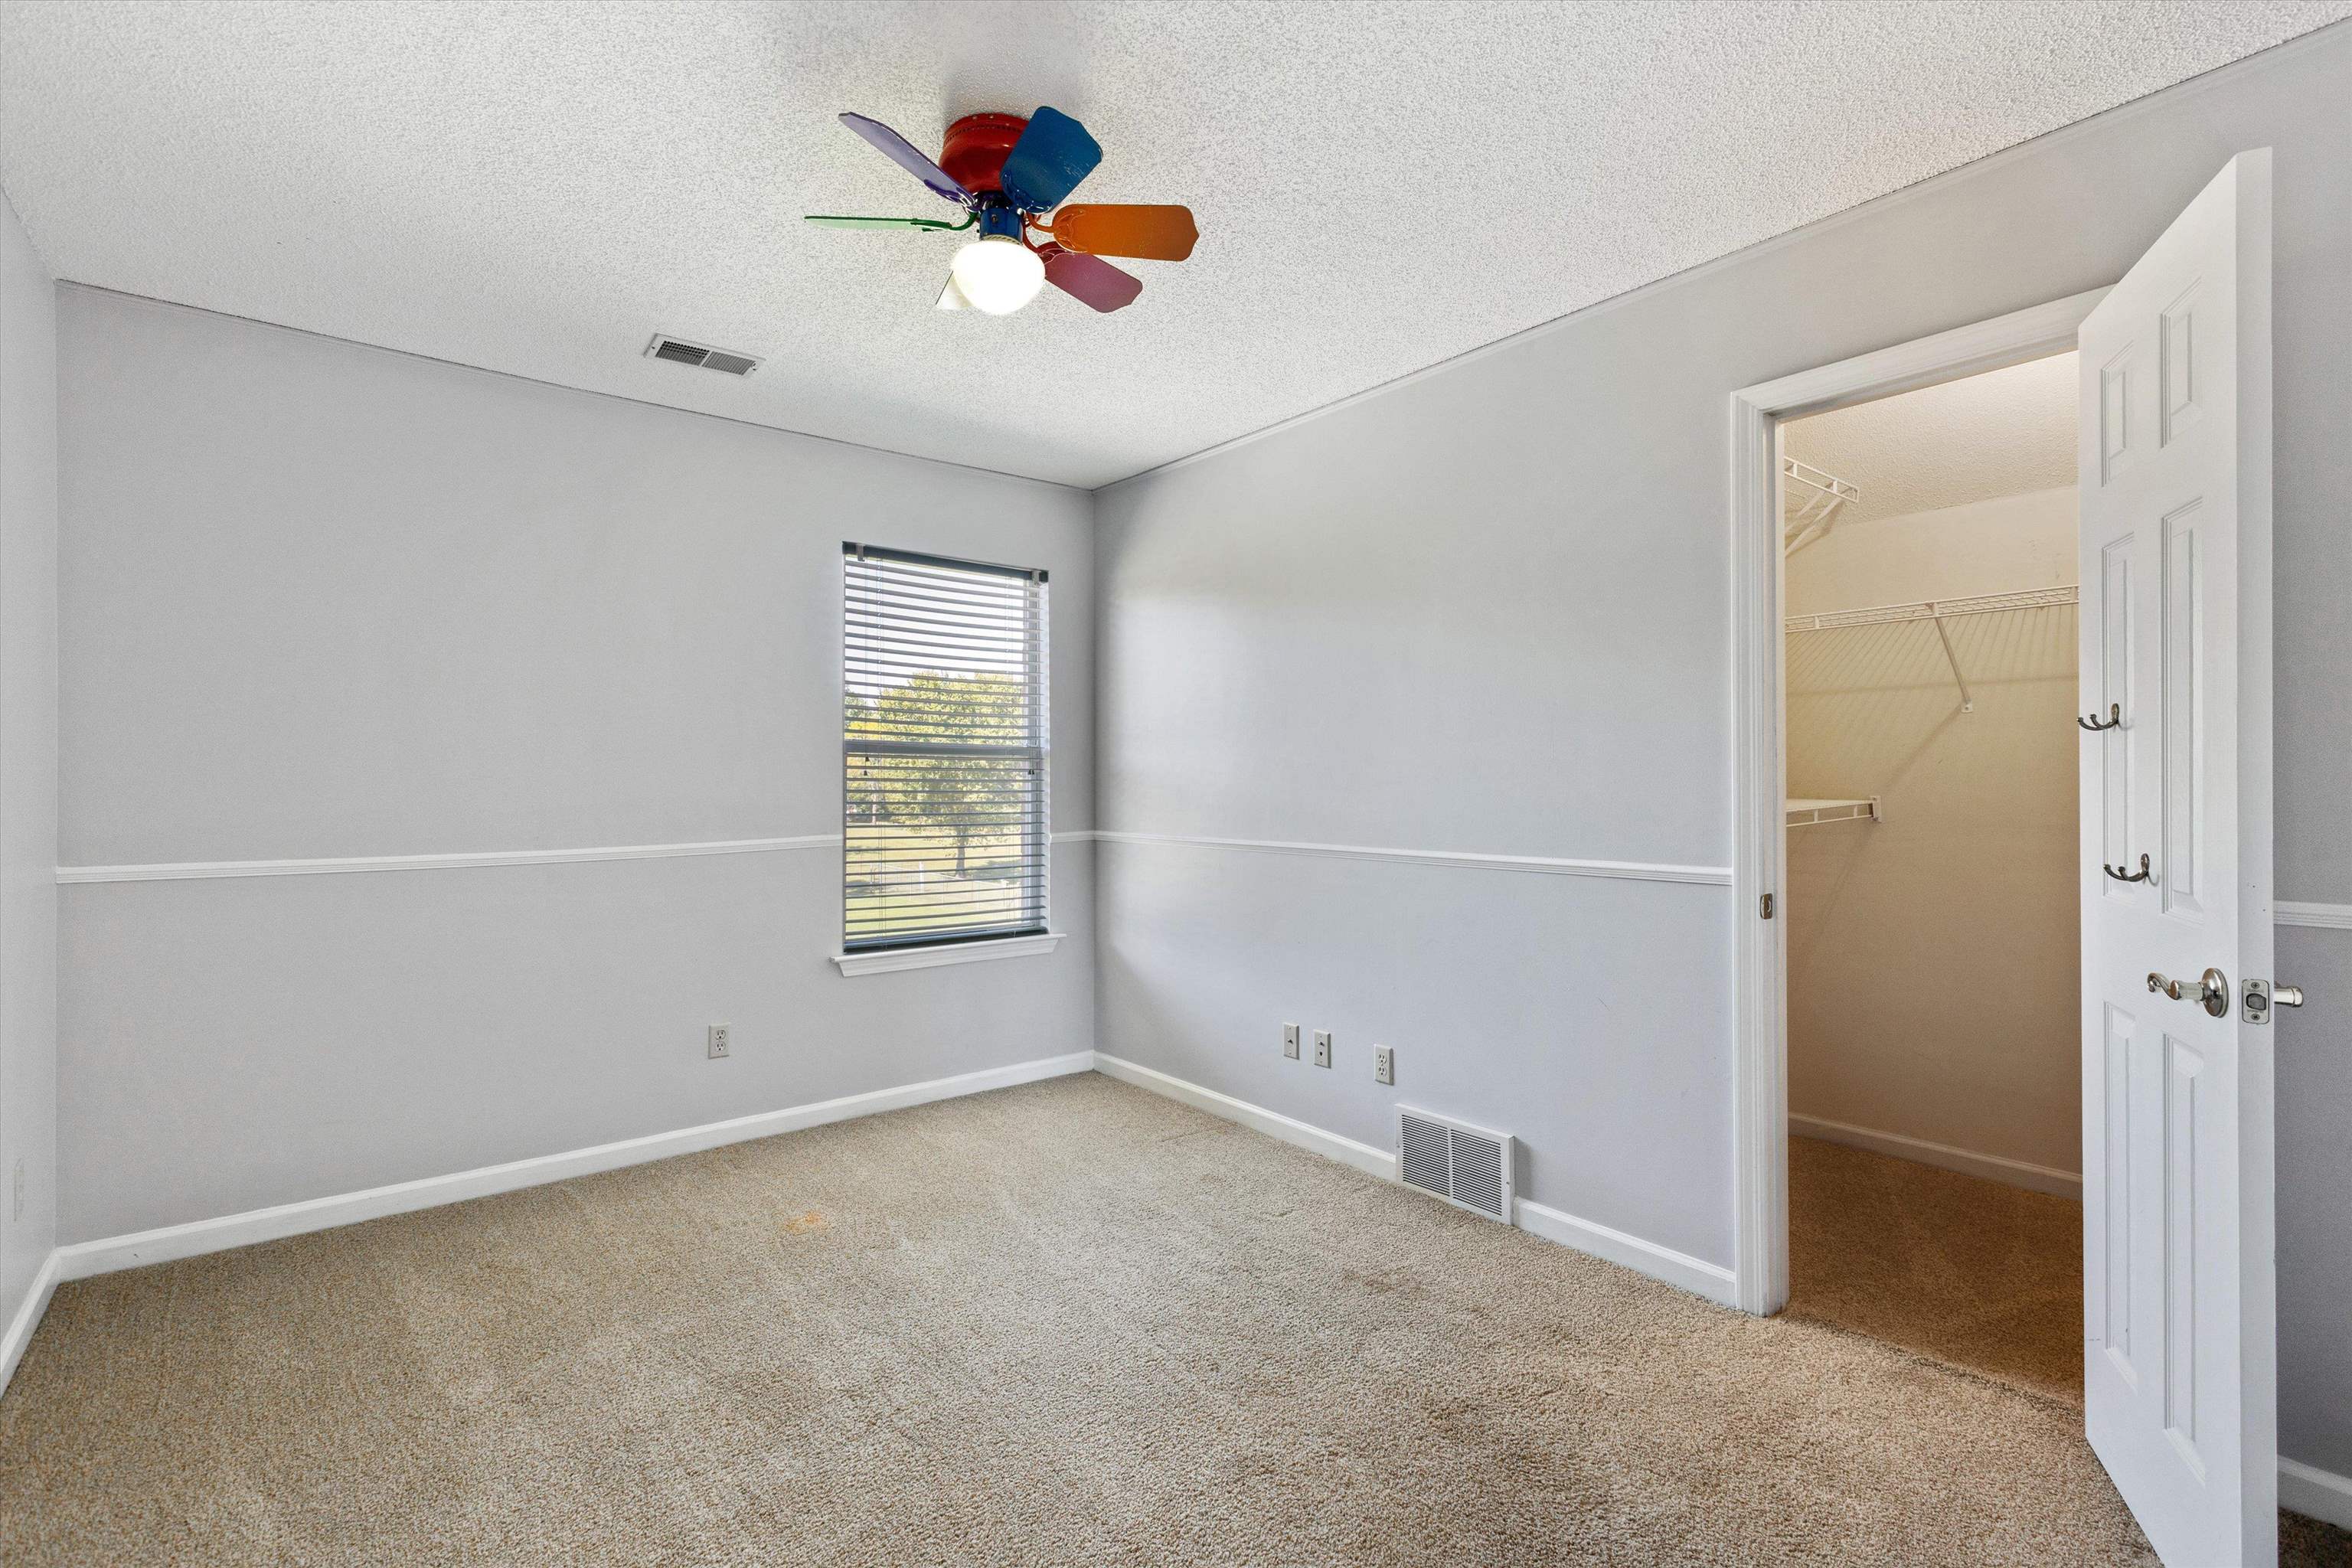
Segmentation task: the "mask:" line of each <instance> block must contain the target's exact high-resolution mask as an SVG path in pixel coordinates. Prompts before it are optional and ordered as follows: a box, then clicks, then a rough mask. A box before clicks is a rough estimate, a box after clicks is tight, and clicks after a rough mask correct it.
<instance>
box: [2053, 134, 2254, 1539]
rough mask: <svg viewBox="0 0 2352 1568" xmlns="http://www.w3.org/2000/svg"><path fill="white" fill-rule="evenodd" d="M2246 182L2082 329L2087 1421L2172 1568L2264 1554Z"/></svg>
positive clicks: (2250, 164) (2228, 185)
mask: <svg viewBox="0 0 2352 1568" xmlns="http://www.w3.org/2000/svg"><path fill="white" fill-rule="evenodd" d="M2270 175H2271V161H2270V153H2269V151H2268V150H2267V149H2264V150H2262V151H2258V152H2251V153H2242V154H2240V155H2239V156H2238V157H2236V158H2233V159H2231V161H2230V163H2229V164H2228V165H2227V166H2225V167H2224V168H2223V169H2222V171H2221V174H2219V175H2217V176H2216V177H2215V178H2214V180H2213V182H2212V183H2211V184H2209V185H2208V186H2206V188H2205V189H2204V191H2203V192H2202V193H2201V194H2200V195H2198V197H2197V199H2196V200H2195V201H2193V202H2191V203H2190V204H2189V207H2188V208H2187V209H2186V210H2185V211H2184V212H2183V213H2182V214H2181V215H2180V216H2179V218H2178V219H2177V220H2175V221H2174V223H2173V225H2172V226H2171V227H2169V228H2168V229H2167V230H2166V231H2165V233H2164V235H2163V237H2162V238H2160V239H2158V241H2157V243H2156V244H2155V246H2154V247H2151V248H2150V249H2149V250H2148V252H2147V255H2146V256H2144V257H2143V258H2141V259H2140V260H2139V262H2138V263H2137V264H2136V265H2135V266H2134V267H2133V268H2132V269H2131V270H2130V271H2129V272H2128V273H2127V274H2126V275H2125V277H2124V279H2123V281H2122V282H2120V283H2118V284H2117V285H2116V287H2115V289H2113V290H2112V291H2110V292H2109V293H2108V294H2107V296H2106V297H2105V299H2104V300H2101V301H2100V302H2099V304H2098V306H2097V307H2096V308H2095V310H2092V312H2091V313H2090V315H2089V316H2088V317H2087V318H2086V319H2085V320H2084V322H2083V326H2082V331H2081V339H2080V345H2081V356H2082V357H2081V365H2082V377H2083V380H2082V401H2081V414H2082V437H2081V439H2082V445H2081V471H2080V476H2079V484H2080V488H2081V496H2082V533H2081V560H2080V565H2081V569H2082V578H2081V581H2082V584H2083V589H2082V592H2083V616H2082V665H2081V679H2082V691H2083V695H2084V700H2085V701H2086V702H2087V703H2089V705H2090V706H2091V708H2092V711H2093V713H2094V714H2095V715H2096V716H2097V717H2100V718H2105V717H2106V716H2107V715H2108V714H2109V713H2110V711H2111V710H2112V711H2117V712H2120V714H2121V716H2122V720H2123V722H2122V726H2121V727H2120V728H2117V729H2111V730H2107V731H2102V732H2100V733H2098V734H2095V735H2093V734H2088V733H2086V734H2084V736H2083V737H2082V739H2083V745H2084V759H2083V764H2084V765H2083V768H2082V832H2083V847H2082V855H2083V882H2082V889H2083V892H2082V899H2083V1201H2084V1212H2083V1219H2084V1225H2083V1243H2084V1405H2085V1419H2086V1423H2087V1426H2088V1429H2089V1436H2090V1440H2091V1446H2092V1447H2093V1448H2094V1449H2095V1450H2096V1452H2097V1453H2098V1456H2099V1458H2100V1459H2101V1460H2102V1461H2103V1462H2104V1463H2105V1465H2106V1467H2107V1470H2108V1473H2109V1474H2110V1475H2111V1476H2112V1477H2113V1478H2114V1479H2115V1482H2116V1487H2117V1488H2118V1489H2120V1490H2121V1491H2122V1493H2123V1496H2124V1500H2126V1502H2127V1503H2129V1504H2130V1506H2131V1509H2132V1511H2133V1513H2134V1514H2135V1515H2136V1516H2137V1518H2138V1519H2139V1521H2140V1523H2141V1527H2142V1528H2143V1529H2144V1530H2146V1531H2147V1536H2148V1540H2149V1541H2150V1542H2151V1543H2152V1544H2153V1545H2154V1546H2155V1547H2156V1549H2157V1551H2158V1554H2159V1555H2161V1556H2162V1557H2163V1559H2164V1560H2165V1562H2166V1563H2168V1564H2172V1565H2174V1568H2234V1565H2238V1564H2250V1565H2251V1564H2263V1565H2268V1564H2273V1563H2275V1562H2276V1561H2277V1551H2278V1542H2277V1488H2278V1452H2277V1448H2278V1439H2277V1429H2276V1422H2277V1355H2276V1330H2275V1321H2274V1319H2275V1300H2276V1285H2275V1278H2274V1268H2273V1234H2274V1226H2273V1199H2274V1187H2273V1125H2272V1116H2273V1058H2272V1054H2271V1048H2272V1040H2273V1036H2274V1035H2275V1032H2276V1031H2275V1030H2274V1029H2273V1027H2271V1026H2268V1025H2267V1024H2260V1025H2258V1024H2254V1023H2252V1022H2249V1021H2248V1015H2247V1012H2246V1008H2245V1005H2244V995H2245V983H2246V981H2247V980H2248V979H2250V978H2254V979H2268V978H2270V976H2271V961H2272V952H2273V931H2272V919H2273V914H2272V907H2271V903H2272V825H2271V803H2272V781H2271V309H2270V289H2271V268H2270V243H2271V241H2270V236H2271V180H2270ZM2143 856H2145V857H2146V858H2147V860H2146V866H2147V879H2146V880H2137V881H2124V880H2119V879H2117V877H2116V874H2114V873H2111V872H2109V871H2108V870H2106V869H2105V868H2106V867H2110V866H2112V867H2114V868H2116V870H2117V871H2118V872H2121V873H2123V874H2125V875H2132V876H2136V875H2137V873H2138V872H2139V871H2140V869H2141V866H2142V860H2141V858H2142V857H2143ZM2208 970H2218V971H2220V972H2221V974H2222V975H2223V976H2225V977H2226V992H2225V994H2224V995H2223V997H2222V1002H2223V1004H2224V1005H2223V1006H2222V1010H2221V1016H2213V1015H2211V1014H2210V1013H2209V1012H2208V1011H2207V1009H2206V1008H2205V1007H2204V1006H2203V1005H2200V1002H2199V1001H2198V995H2199V990H2200V981H2201V977H2202V976H2203V975H2204V974H2205V973H2206V972H2207V971H2208ZM2151 973H2158V974H2161V975H2163V976H2164V977H2166V979H2167V980H2168V981H2171V982H2176V983H2178V988H2179V998H2180V999H2177V1000H2176V999H2175V998H2174V997H2173V996H2171V995H2170V994H2165V993H2160V992H2157V991H2154V990H2152V989H2151V982H2150V980H2149V975H2150V974H2151Z"/></svg>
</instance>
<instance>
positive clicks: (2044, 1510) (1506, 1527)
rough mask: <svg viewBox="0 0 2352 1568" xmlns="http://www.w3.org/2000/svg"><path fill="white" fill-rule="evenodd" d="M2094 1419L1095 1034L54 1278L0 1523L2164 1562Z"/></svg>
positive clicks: (761, 1540) (11, 1414) (1485, 1555)
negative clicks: (1464, 1210) (1218, 1109)
mask: <svg viewBox="0 0 2352 1568" xmlns="http://www.w3.org/2000/svg"><path fill="white" fill-rule="evenodd" d="M2079 1425H2080V1416H2079V1415H2078V1413H2077V1412H2075V1411H2074V1410H2073V1409H2071V1408H2069V1407H2067V1406H2066V1405H2063V1403H2060V1402H2058V1401H2054V1400H2051V1399H2047V1398H2042V1397H2037V1396H2034V1395H2032V1394H2026V1393H2024V1392H2021V1391H2020V1390H2019V1389H2016V1388H2013V1387H2011V1386H2008V1385H2005V1384H2001V1383H1999V1382H1996V1381H1993V1380H1990V1379H1987V1378H1983V1377H1978V1376H1974V1375H1970V1374H1968V1373H1961V1372H1958V1371H1954V1370H1950V1369H1948V1368H1946V1367H1943V1366H1939V1365H1937V1364H1935V1363H1931V1362H1929V1361H1927V1360H1924V1359H1922V1358H1921V1357H1918V1356H1916V1355H1913V1354H1910V1353H1908V1352H1905V1351H1903V1350H1900V1349H1897V1348H1895V1346H1892V1345H1889V1344H1885V1343H1881V1342H1876V1341H1874V1340H1870V1339H1866V1338H1862V1337H1858V1336H1856V1335H1853V1334H1849V1333H1846V1332H1843V1331H1839V1330H1837V1329H1834V1328H1832V1327H1829V1326H1826V1325H1823V1324H1821V1323H1816V1322H1810V1321H1800V1320H1794V1319H1790V1318H1782V1319H1780V1320H1777V1321H1754V1320H1750V1319H1747V1318H1744V1317H1741V1316H1739V1315H1738V1314H1736V1313H1733V1312H1729V1311H1727V1310H1722V1309H1720V1308H1717V1307H1714V1306H1711V1305H1709V1304H1707V1303H1705V1302H1702V1301H1699V1300H1695V1299H1693V1298H1690V1297H1687V1296H1684V1295H1681V1294H1678V1293H1677V1292H1675V1291H1673V1290H1671V1289H1666V1288H1665V1287H1664V1286H1661V1285H1657V1284H1654V1283H1653V1282H1651V1281H1649V1280H1646V1279H1641V1278H1639V1277H1637V1276H1635V1275H1633V1274H1630V1273H1627V1272H1624V1271H1622V1270H1620V1269H1617V1268H1612V1267H1610V1266H1608V1265H1606V1264H1602V1263H1599V1262H1596V1261H1594V1260H1592V1259H1591V1258H1585V1257H1582V1256H1580V1255H1579V1254H1577V1253H1573V1252H1570V1251H1568V1250H1566V1249H1564V1248H1561V1247H1554V1246H1551V1245H1549V1244H1547V1243H1545V1242H1541V1241H1538V1240H1537V1239H1535V1238H1534V1237H1530V1236H1528V1235H1527V1234H1525V1233H1523V1232H1519V1231H1514V1230H1511V1229H1507V1228H1506V1227H1503V1226H1496V1225H1493V1224H1490V1223H1488V1222H1486V1221H1483V1220H1479V1219H1476V1218H1474V1217H1471V1216H1469V1215H1462V1214H1459V1213H1456V1212H1454V1211H1453V1210H1450V1209H1446V1208H1444V1207H1442V1206H1440V1205H1435V1204H1433V1203H1432V1202H1430V1201H1429V1200H1427V1199H1425V1198H1423V1197H1421V1196H1418V1195H1416V1194H1412V1193H1409V1192H1406V1191H1404V1190H1402V1189H1401V1188H1397V1187H1393V1186H1390V1185H1387V1184H1382V1183H1379V1182H1375V1181H1371V1180H1369V1179H1367V1178H1365V1177H1363V1176H1361V1175H1359V1174H1357V1173H1354V1172H1352V1171H1349V1170H1348V1169H1346V1168H1344V1167H1341V1166H1339V1165H1336V1164H1332V1163H1328V1162H1325V1161H1322V1160H1318V1159H1316V1158H1314V1157H1312V1156H1310V1155H1307V1154H1305V1153H1302V1152H1298V1151H1296V1150H1293V1149H1290V1148H1287V1147H1286V1146H1284V1145H1281V1144H1278V1143H1275V1142H1270V1141H1268V1140H1266V1139H1264V1138H1261V1137H1259V1136H1257V1135H1255V1134H1254V1133H1250V1132H1247V1131H1241V1130H1239V1129H1237V1128H1234V1127H1232V1126H1229V1125H1227V1124H1225V1123H1223V1122H1220V1121H1213V1120H1211V1119H1209V1118H1208V1117H1205V1116H1202V1115H1200V1114H1198V1113H1195V1112H1193V1111H1191V1110H1185V1109H1183V1108H1181V1107H1179V1106H1176V1105H1173V1104H1171V1103H1169V1102H1168V1101H1166V1100H1159V1099H1156V1098H1154V1097H1152V1096H1150V1095H1147V1094H1144V1093H1142V1092H1141V1091H1139V1090H1136V1089H1129V1088H1128V1087H1126V1086H1124V1085H1121V1084H1118V1083H1114V1082H1112V1081H1110V1080H1108V1079H1102V1078H1097V1077H1094V1076H1091V1075H1089V1076H1087V1077H1083V1078H1076V1079H1061V1080H1056V1081H1054V1082H1049V1083H1044V1084H1038V1085H1034V1086H1031V1087H1029V1088H1025V1089H1011V1090H1007V1091H1004V1092H1003V1093H999V1094H992V1095H988V1096H984V1097H981V1098H978V1099H972V1100H959V1101H953V1102H949V1103H945V1104H940V1105H935V1106H928V1107H923V1108H920V1109H918V1110H908V1111H902V1112H899V1113H898V1114H895V1115H892V1116H888V1117H882V1118H877V1119H874V1120H870V1121H859V1122H850V1123H845V1124H842V1125H839V1126H835V1127H828V1128H820V1129H816V1130H814V1131H807V1132H800V1133H794V1134H791V1135H789V1136H786V1137H782V1138H777V1139H772V1140H770V1141H767V1142H761V1143H751V1144H742V1145H738V1146H736V1147H733V1148H730V1149H722V1150H715V1151H713V1152H709V1153H705V1154H698V1155H693V1156H690V1157H688V1158H685V1159H680V1160H675V1161H670V1162H667V1163H663V1164H659V1165H650V1166H643V1167H639V1168H637V1169H635V1170H631V1171H624V1172H617V1173H612V1174H608V1175H603V1176H593V1177H587V1178H583V1179H581V1180H577V1181H572V1182H566V1183H563V1184H560V1185H557V1186H551V1187H542V1188H538V1189H535V1190H532V1191H529V1192H522V1193H515V1194H508V1195H506V1196H502V1197H497V1198H489V1199H484V1200H481V1201H479V1202H476V1203H471V1204H467V1205H461V1206H457V1207H454V1208H445V1209H436V1210H433V1211H430V1212H427V1213H423V1214H416V1215H403V1216H399V1217H395V1218H391V1219H384V1220H378V1221H375V1222H373V1223H372V1224H369V1225H365V1226H354V1227H352V1228H348V1229H343V1230H338V1231H330V1232H326V1233H323V1234H320V1235H317V1236H311V1237H298V1238H295V1239H292V1240H289V1241H283V1242H277V1243H273V1244H271V1245H269V1246H266V1247H254V1248H250V1249H247V1250H245V1251H242V1252H236V1253H229V1254H224V1255H219V1256H215V1257H210V1258H195V1259H191V1260H189V1261H186V1262H184V1263H176V1264H168V1265H164V1266H162V1267H158V1268H149V1269H144V1270H141V1271H138V1272H135V1273H127V1274H118V1275H112V1276H108V1277H104V1278H101V1279H93V1280H89V1281H85V1282H82V1283H79V1284H74V1285H68V1286H67V1287H66V1288H65V1289H62V1290H60V1291H59V1293H58V1298H57V1301H56V1304H55V1305H54V1306H53V1307H52V1308H51V1310H50V1312H49V1316H48V1318H47V1321H46V1322H44V1324H43V1325H42V1327H41V1330H40V1331H39V1333H38V1335H37V1337H36V1339H35V1341H34V1342H33V1345H32V1347H31V1349H30V1351H29V1352H28V1354H27V1356H26V1361H25V1363H24V1366H23V1369H22V1370H21V1371H20V1372H19V1373H18V1374H17V1377H16V1382H15V1384H14V1385H13V1386H12V1387H11V1388H10V1389H9V1391H8V1393H7V1394H6V1397H5V1401H0V1561H5V1563H8V1564H10V1565H11V1568H30V1565H33V1564H47V1563H70V1564H75V1565H76V1568H87V1565H92V1564H100V1565H112V1564H145V1563H304V1564H344V1563H383V1564H394V1563H397V1564H404V1565H417V1564H436V1563H485V1564H488V1563H499V1564H524V1565H529V1564H553V1563H565V1564H572V1563H581V1564H638V1563H644V1564H653V1563H665V1564H669V1563H675V1564H688V1563H712V1564H719V1563H724V1564H744V1565H749V1564H755V1563H756V1564H762V1565H769V1564H849V1565H864V1564H877V1565H879V1564H925V1563H942V1564H944V1563H992V1564H993V1563H1005V1564H1013V1563H1019V1564H1024V1565H1025V1564H1097V1563H1132V1564H1159V1563H1218V1564H1265V1565H1274V1564H1307V1563H1331V1564H1341V1563H1346V1564H1428V1563H1459V1564H1464V1565H1465V1568H1483V1565H1486V1564H1505V1563H1508V1564H1522V1563H1622V1564H1628V1565H1633V1564H1643V1565H1646V1564H1657V1563H1722V1564H1733V1563H1738V1564H1749V1563H1841V1564H1856V1563H1888V1564H1894V1563H1901V1564H1931V1563H1968V1564H2000V1563H2015V1564H2033V1565H2036V1568H2053V1565H2060V1564H2068V1563H2141V1562H2145V1561H2147V1557H2146V1548H2145V1545H2144V1543H2143V1542H2142V1541H2141V1539H2140V1537H2139V1534H2138V1532H2137V1530H2136V1529H2135V1528H2134V1527H2133V1525H2132V1523H2131V1521H2130V1520H2129V1518H2128V1517H2127V1516H2126V1513H2125V1511H2124V1510H2123V1508H2122V1506H2121V1505H2120V1503H2119V1502H2118V1501H2117V1500H2116V1496H2115V1494H2114V1492H2113V1491H2112V1490H2111V1489H2110V1488H2109V1487H2108V1485H2107V1482H2106V1480H2105V1478H2104V1477H2103V1475H2102V1474H2101V1472H2100V1470H2099V1468H2098V1465H2097V1463H2096V1462H2095V1460H2094V1459H2093V1458H2092V1456H2091V1454H2090V1452H2089V1451H2088V1450H2087V1449H2086V1448H2085V1447H2084V1445H2083V1443H2082V1441H2081V1439H2080V1437H2079V1436H2077V1435H2076V1434H2077V1430H2078V1427H2079Z"/></svg>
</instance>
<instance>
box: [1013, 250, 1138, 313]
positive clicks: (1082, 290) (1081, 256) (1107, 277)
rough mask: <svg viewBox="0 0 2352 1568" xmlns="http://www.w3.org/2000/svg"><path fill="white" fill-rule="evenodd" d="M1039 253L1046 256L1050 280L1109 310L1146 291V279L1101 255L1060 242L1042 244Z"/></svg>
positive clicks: (1078, 297)
mask: <svg viewBox="0 0 2352 1568" xmlns="http://www.w3.org/2000/svg"><path fill="white" fill-rule="evenodd" d="M1037 254H1038V255H1040V256H1042V257H1044V258H1045V281H1046V282H1048V283H1051V284H1052V285H1053V286H1054V287H1055V288H1056V289H1060V290H1061V291H1062V292H1063V293H1065V294H1067V295H1069V296H1071V297H1072V298H1073V299H1076V300H1079V301H1081V302H1083V303H1085V304H1087V305H1091V306H1093V307H1094V308H1095V309H1096V310H1100V311H1103V312H1104V313H1105V314H1108V313H1109V312H1110V311H1113V310H1118V309H1120V308H1121V307H1123V306H1127V305H1132V304H1134V303H1135V297H1136V296H1137V295H1138V294H1140V293H1142V292H1143V279H1140V278H1138V277H1136V276H1135V275H1134V274H1133V273H1131V272H1122V271H1120V270H1119V269H1118V268H1116V267H1113V266H1112V265H1111V264H1110V263H1109V262H1108V261H1105V260H1104V259H1103V258H1101V257H1099V256H1088V255H1087V254H1086V253H1085V252H1084V251H1078V250H1064V249H1063V248H1062V247H1060V246H1058V245H1041V246H1039V247H1037Z"/></svg>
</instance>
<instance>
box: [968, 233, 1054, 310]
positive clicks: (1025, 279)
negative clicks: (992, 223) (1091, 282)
mask: <svg viewBox="0 0 2352 1568" xmlns="http://www.w3.org/2000/svg"><path fill="white" fill-rule="evenodd" d="M948 270H949V274H950V276H951V277H952V278H953V279H954V280H955V286H956V288H957V289H960V290H961V292H962V294H963V297H964V298H965V299H966V300H970V301H971V305H972V308H973V309H974V310H983V311H986V312H987V313H988V314H989V315H992V316H1009V315H1011V314H1013V311H1015V310H1019V309H1021V307H1022V306H1024V305H1026V304H1027V303H1028V302H1029V301H1030V300H1034V299H1035V298H1036V297H1037V290H1038V289H1043V288H1044V287H1045V262H1044V261H1042V260H1040V259H1039V258H1038V256H1037V253H1036V252H1035V251H1034V250H1031V249H1030V248H1029V247H1027V246H1025V245H1024V244H1022V243H1021V242H1020V241H1019V240H1017V239H1013V238H1012V237H1008V236H1004V235H990V236H988V237H985V238H982V239H975V240H973V241H972V242H971V244H970V245H967V246H965V247H963V248H962V249H961V250H959V251H957V252H956V257H955V260H954V262H953V263H952V264H950V267H949V268H948Z"/></svg>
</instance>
